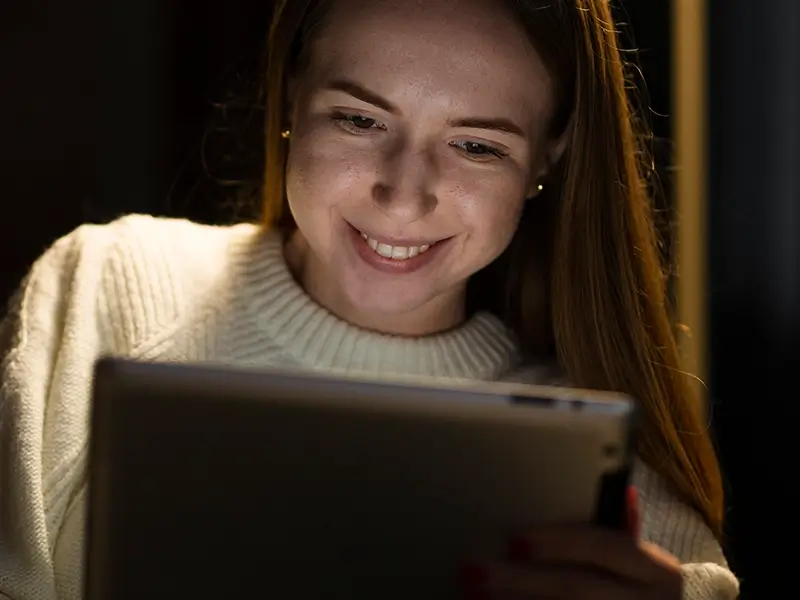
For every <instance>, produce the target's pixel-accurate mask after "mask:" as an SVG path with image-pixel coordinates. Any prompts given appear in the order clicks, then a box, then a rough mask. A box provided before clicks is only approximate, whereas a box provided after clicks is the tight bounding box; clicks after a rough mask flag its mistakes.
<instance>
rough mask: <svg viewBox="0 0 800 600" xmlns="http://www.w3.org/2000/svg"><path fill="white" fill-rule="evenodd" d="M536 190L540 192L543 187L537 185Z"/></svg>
mask: <svg viewBox="0 0 800 600" xmlns="http://www.w3.org/2000/svg"><path fill="white" fill-rule="evenodd" d="M536 189H537V190H539V191H540V192H541V191H542V190H543V189H544V186H543V185H542V184H541V183H540V184H539V185H537V186H536Z"/></svg>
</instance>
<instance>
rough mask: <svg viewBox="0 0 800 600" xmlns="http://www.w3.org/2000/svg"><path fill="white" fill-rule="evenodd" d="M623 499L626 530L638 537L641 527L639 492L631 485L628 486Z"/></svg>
mask: <svg viewBox="0 0 800 600" xmlns="http://www.w3.org/2000/svg"><path fill="white" fill-rule="evenodd" d="M625 500H626V507H625V508H626V513H627V515H626V516H627V521H628V523H627V525H628V531H629V532H630V534H631V535H632V536H633V537H634V538H636V539H638V538H639V536H640V534H641V528H642V522H641V521H642V514H641V504H640V503H639V492H638V490H637V489H636V488H635V487H633V486H632V485H630V486H628V489H627V494H626V498H625Z"/></svg>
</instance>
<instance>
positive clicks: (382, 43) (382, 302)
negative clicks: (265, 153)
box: [286, 0, 553, 335]
mask: <svg viewBox="0 0 800 600" xmlns="http://www.w3.org/2000/svg"><path fill="white" fill-rule="evenodd" d="M291 90H292V91H291V95H292V98H291V99H292V114H291V126H292V135H291V141H290V149H289V158H288V165H287V174H286V187H287V195H288V199H289V205H290V207H291V211H292V214H293V216H294V218H295V221H296V223H297V225H298V231H297V232H296V234H295V236H294V238H293V240H292V243H291V245H290V256H292V254H294V255H295V256H296V257H299V258H298V261H299V263H300V264H299V267H298V270H299V271H300V272H301V273H302V275H301V277H302V280H303V283H304V285H305V286H306V289H307V290H308V292H309V293H310V294H311V295H312V297H314V298H315V299H316V300H317V301H318V302H320V303H321V304H323V305H324V306H326V307H328V308H329V309H330V310H332V311H333V312H334V313H336V314H338V315H339V316H340V317H342V318H343V319H345V320H347V321H350V322H352V323H354V324H356V325H360V326H363V327H367V328H370V329H375V330H378V331H384V332H388V333H397V334H403V335H423V334H426V333H432V332H434V331H437V330H442V329H446V328H448V327H451V326H454V325H456V324H457V323H458V322H459V321H460V320H461V319H462V318H463V304H464V292H465V286H466V282H467V279H468V278H469V277H470V276H471V275H473V274H474V273H475V272H477V271H478V270H480V269H481V268H483V267H485V266H486V265H488V264H489V263H491V262H492V261H493V260H494V259H495V258H497V257H498V256H499V255H500V254H501V253H502V252H503V250H505V248H506V247H507V245H508V244H509V243H510V241H511V238H512V236H513V234H514V231H515V229H516V227H517V223H518V220H519V216H520V213H521V210H522V206H523V203H524V202H525V201H526V198H532V197H533V196H535V193H536V189H537V185H538V182H539V179H540V177H541V176H542V175H543V174H544V173H545V171H546V169H547V166H548V164H549V160H548V158H549V157H552V150H553V148H552V146H551V143H550V140H549V139H548V138H547V135H546V132H547V126H548V120H549V117H550V115H551V112H552V108H553V106H552V103H553V100H552V97H551V96H552V94H551V84H550V80H549V76H548V73H547V72H546V70H545V67H544V65H543V64H542V62H541V60H540V59H539V57H538V56H537V54H536V52H535V51H534V49H533V46H532V45H531V44H530V42H529V41H528V39H527V38H526V34H525V32H524V30H523V29H522V28H521V27H520V26H519V25H518V24H517V23H516V22H515V21H514V20H513V19H512V18H511V17H510V16H509V15H507V14H506V12H505V11H504V10H503V9H502V8H501V3H499V2H498V0H338V1H337V2H335V4H334V6H333V8H332V10H331V12H330V13H328V15H327V16H326V18H325V22H324V24H323V27H322V28H321V30H320V32H319V35H318V36H317V37H316V38H315V42H314V44H313V46H312V48H311V52H310V60H309V66H308V69H306V70H305V71H304V72H303V73H302V74H301V75H300V77H299V78H298V79H297V80H296V81H294V82H293V85H292V86H291ZM527 201H535V200H527Z"/></svg>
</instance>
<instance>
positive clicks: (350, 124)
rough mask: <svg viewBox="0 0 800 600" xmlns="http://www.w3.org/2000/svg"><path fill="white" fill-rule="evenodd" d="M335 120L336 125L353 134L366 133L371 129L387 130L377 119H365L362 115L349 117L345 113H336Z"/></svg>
mask: <svg viewBox="0 0 800 600" xmlns="http://www.w3.org/2000/svg"><path fill="white" fill-rule="evenodd" d="M333 120H334V121H335V122H336V124H337V125H338V126H339V127H341V128H342V129H344V130H345V131H350V132H353V133H364V132H366V131H368V130H369V129H385V127H383V126H382V125H381V124H380V123H378V121H376V120H375V119H370V118H369V117H364V116H362V115H348V114H344V113H335V114H334V115H333Z"/></svg>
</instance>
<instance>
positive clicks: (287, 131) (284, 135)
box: [281, 129, 292, 140]
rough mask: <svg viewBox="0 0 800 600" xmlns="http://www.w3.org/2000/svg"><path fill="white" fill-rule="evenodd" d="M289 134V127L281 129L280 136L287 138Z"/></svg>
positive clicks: (290, 132)
mask: <svg viewBox="0 0 800 600" xmlns="http://www.w3.org/2000/svg"><path fill="white" fill-rule="evenodd" d="M290 135H292V130H291V129H284V130H283V131H281V137H282V138H283V139H285V140H288V139H289V136H290Z"/></svg>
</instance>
